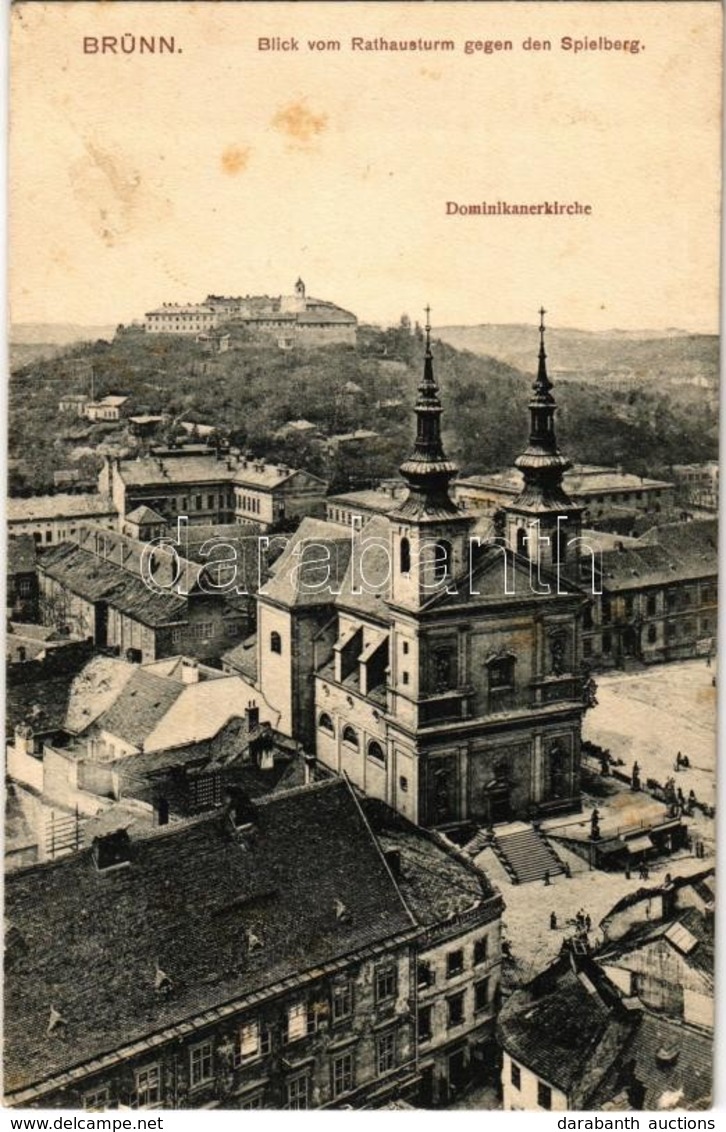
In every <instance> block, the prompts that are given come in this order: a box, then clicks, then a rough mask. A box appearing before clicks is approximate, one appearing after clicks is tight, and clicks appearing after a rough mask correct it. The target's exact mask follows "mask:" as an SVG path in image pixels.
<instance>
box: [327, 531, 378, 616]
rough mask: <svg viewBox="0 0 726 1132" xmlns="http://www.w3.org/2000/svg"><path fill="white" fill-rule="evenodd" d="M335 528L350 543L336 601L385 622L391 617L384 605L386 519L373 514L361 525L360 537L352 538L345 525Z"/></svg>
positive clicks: (340, 604)
mask: <svg viewBox="0 0 726 1132" xmlns="http://www.w3.org/2000/svg"><path fill="white" fill-rule="evenodd" d="M338 530H343V531H346V533H347V534H348V539H349V541H350V544H351V545H350V548H349V549H350V562H349V565H348V569H347V572H346V575H345V578H344V579H343V584H342V585H341V586H339V587H338V586H337V587H336V589H340V591H341V592H340V595H339V596H338V597H336V599H335V604H336V605H337V606H338V607H339V608H342V609H350V610H354V611H356V612H358V613H362V614H365V615H367V616H369V617H375V618H376V619H377V620H379V621H383V622H386V623H388V622H389V621H390V616H391V615H390V611H389V609H388V606H387V605H386V602H387V600H388V598H389V597H390V592H391V557H390V551H389V538H388V536H389V530H390V524H389V521H388V519H387V518H386V517H385V516H383V515H373V516H372V517H371V518H370V519H369V520H368V522H367V523H365V524H364V526H363V527H362V528H361V532H360V538H358V537H357V536H356V538H355V539H351V536H350V533H349V532H348V531H347V529H346V528H345V527H340V526H339V527H338ZM357 591H360V592H357Z"/></svg>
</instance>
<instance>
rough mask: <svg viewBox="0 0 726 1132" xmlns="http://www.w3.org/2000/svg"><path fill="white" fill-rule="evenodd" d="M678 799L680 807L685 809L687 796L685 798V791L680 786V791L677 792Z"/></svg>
mask: <svg viewBox="0 0 726 1132" xmlns="http://www.w3.org/2000/svg"><path fill="white" fill-rule="evenodd" d="M676 797H677V798H678V805H679V806H683V807H684V809H685V805H686V799H685V796H684V794H683V791H682V790H681V788H680V786H679V787H678V790H677V791H676Z"/></svg>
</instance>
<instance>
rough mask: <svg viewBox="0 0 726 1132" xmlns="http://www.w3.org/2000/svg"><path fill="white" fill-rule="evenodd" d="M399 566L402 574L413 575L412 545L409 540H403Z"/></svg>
mask: <svg viewBox="0 0 726 1132" xmlns="http://www.w3.org/2000/svg"><path fill="white" fill-rule="evenodd" d="M399 565H400V567H401V573H402V574H410V573H411V543H410V542H409V541H408V539H407V538H402V539H401V547H400V552H399Z"/></svg>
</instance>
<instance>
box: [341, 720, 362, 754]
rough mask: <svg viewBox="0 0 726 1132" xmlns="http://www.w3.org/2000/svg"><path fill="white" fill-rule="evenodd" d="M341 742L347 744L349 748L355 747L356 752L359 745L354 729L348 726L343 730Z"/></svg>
mask: <svg viewBox="0 0 726 1132" xmlns="http://www.w3.org/2000/svg"><path fill="white" fill-rule="evenodd" d="M343 742H344V743H347V744H348V746H349V747H355V749H356V751H357V750H358V748H359V746H360V743H359V742H358V732H357V731H356V729H355V727H350V725H349V726H347V727H344V728H343Z"/></svg>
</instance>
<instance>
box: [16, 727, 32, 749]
mask: <svg viewBox="0 0 726 1132" xmlns="http://www.w3.org/2000/svg"><path fill="white" fill-rule="evenodd" d="M32 736H33V732H32V731H31V729H30V728H29V727H27V726H26V725H25V724H21V725H20V726H19V727H16V728H15V751H16V753H17V754H18V755H29V754H30V747H31V742H30V740H31V739H32Z"/></svg>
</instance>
